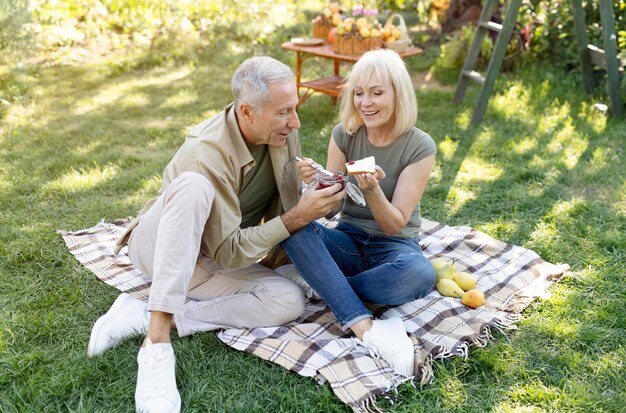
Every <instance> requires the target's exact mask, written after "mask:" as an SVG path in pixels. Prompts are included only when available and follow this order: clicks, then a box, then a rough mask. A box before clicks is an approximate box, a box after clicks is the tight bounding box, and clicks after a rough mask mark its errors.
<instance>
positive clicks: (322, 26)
mask: <svg viewBox="0 0 626 413" xmlns="http://www.w3.org/2000/svg"><path fill="white" fill-rule="evenodd" d="M333 27H334V26H333V25H332V23H330V22H328V23H327V22H325V21H322V22H315V21H314V22H313V37H317V38H318V39H324V40H326V41H327V40H328V33H330V31H331V30H332V29H333Z"/></svg>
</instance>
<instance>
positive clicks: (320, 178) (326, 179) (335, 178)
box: [316, 171, 348, 189]
mask: <svg viewBox="0 0 626 413" xmlns="http://www.w3.org/2000/svg"><path fill="white" fill-rule="evenodd" d="M330 172H332V173H333V174H332V175H326V174H324V173H320V174H318V175H317V178H316V179H317V184H318V185H317V189H324V188H328V187H329V186H333V185H335V184H341V189H343V188H344V187H345V186H346V181H347V180H348V177H347V176H346V175H344V174H343V172H339V171H330Z"/></svg>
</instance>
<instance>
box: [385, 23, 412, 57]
mask: <svg viewBox="0 0 626 413" xmlns="http://www.w3.org/2000/svg"><path fill="white" fill-rule="evenodd" d="M394 20H398V29H400V38H399V39H398V40H395V41H393V42H389V41H387V42H385V47H386V48H387V49H392V50H395V51H396V52H403V51H405V50H406V49H408V48H409V47H411V39H410V38H409V32H408V30H407V29H406V23H404V18H403V17H402V16H400V15H399V14H392V15H391V16H389V20H387V22H386V23H385V28H391V27H393V25H394V24H393V22H394Z"/></svg>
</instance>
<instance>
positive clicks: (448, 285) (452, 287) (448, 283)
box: [437, 278, 465, 298]
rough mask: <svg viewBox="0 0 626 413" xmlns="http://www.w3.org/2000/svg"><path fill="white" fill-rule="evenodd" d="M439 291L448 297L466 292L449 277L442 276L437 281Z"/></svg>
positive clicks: (457, 296) (460, 295) (458, 295)
mask: <svg viewBox="0 0 626 413" xmlns="http://www.w3.org/2000/svg"><path fill="white" fill-rule="evenodd" d="M437 291H439V294H441V295H443V296H446V297H456V298H459V297H462V296H463V294H465V291H463V289H462V288H461V287H459V285H458V284H457V283H455V282H454V281H452V280H450V279H448V278H442V279H441V280H439V281H438V282H437Z"/></svg>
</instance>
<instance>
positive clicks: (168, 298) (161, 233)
mask: <svg viewBox="0 0 626 413" xmlns="http://www.w3.org/2000/svg"><path fill="white" fill-rule="evenodd" d="M214 198H215V190H214V189H213V186H212V185H211V183H210V182H209V180H208V179H206V178H205V177H203V176H202V175H200V174H198V173H195V172H183V173H182V174H181V175H179V176H178V177H177V178H176V179H175V180H174V181H172V182H171V183H170V185H169V186H168V187H167V189H166V191H165V192H164V193H163V194H161V196H160V197H159V198H158V199H157V201H156V202H155V203H154V204H153V205H152V207H151V208H150V209H149V210H148V211H147V212H146V213H145V214H144V215H142V217H141V219H140V221H139V224H138V225H137V227H135V229H134V230H133V232H132V234H131V238H130V240H129V245H128V255H129V257H130V260H131V261H132V263H133V265H134V266H135V267H136V268H137V269H139V270H140V271H141V272H142V273H144V274H146V275H148V276H149V277H151V278H152V287H151V288H150V297H149V301H148V310H149V311H162V312H166V313H171V314H174V320H175V322H176V327H177V329H178V334H179V336H185V335H188V334H191V333H193V332H196V331H208V330H214V329H216V328H220V327H234V328H250V327H265V326H276V325H280V324H284V323H286V322H289V321H292V320H294V319H296V318H298V317H299V316H300V315H301V314H302V312H303V311H304V295H303V293H302V290H301V289H300V287H298V286H297V285H296V284H294V283H293V282H292V281H290V280H288V279H286V278H284V277H282V276H280V275H279V274H278V273H276V272H274V271H272V270H270V269H268V268H266V267H263V266H261V265H259V264H253V265H251V266H250V267H246V268H238V269H223V268H220V267H219V266H217V265H216V264H215V263H214V262H213V261H212V260H211V259H210V258H209V257H204V256H202V255H201V254H200V241H201V237H202V233H203V231H204V226H205V223H206V221H207V218H208V216H209V213H210V212H211V205H212V204H213V199H214ZM188 298H189V299H191V300H192V301H188V302H187V303H185V302H186V300H187V299H188Z"/></svg>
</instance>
